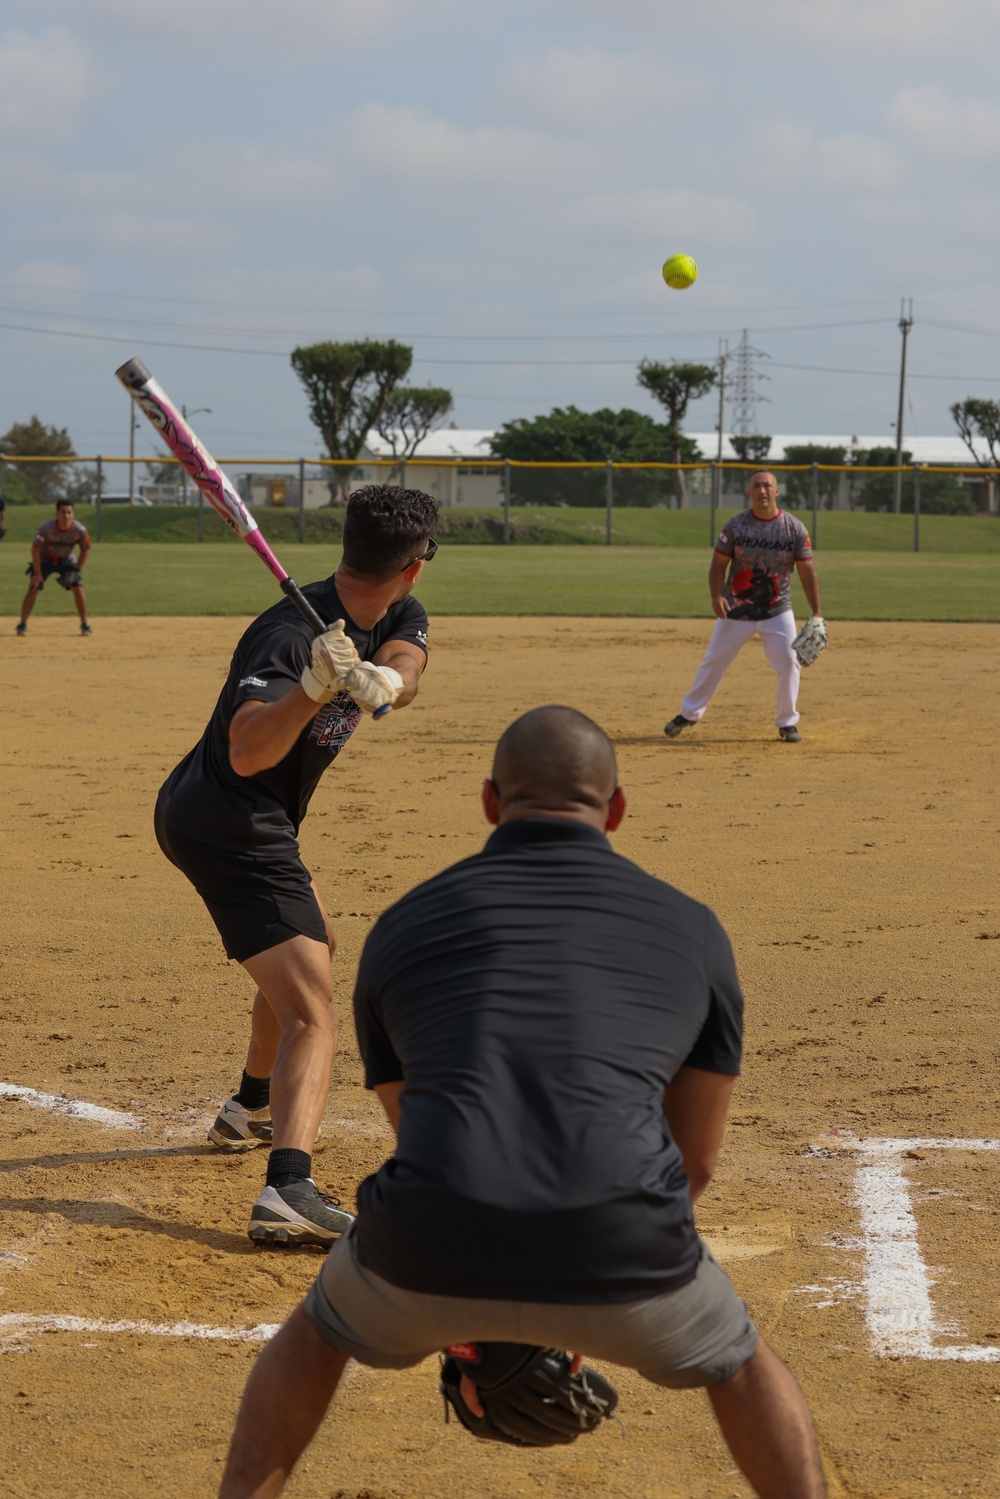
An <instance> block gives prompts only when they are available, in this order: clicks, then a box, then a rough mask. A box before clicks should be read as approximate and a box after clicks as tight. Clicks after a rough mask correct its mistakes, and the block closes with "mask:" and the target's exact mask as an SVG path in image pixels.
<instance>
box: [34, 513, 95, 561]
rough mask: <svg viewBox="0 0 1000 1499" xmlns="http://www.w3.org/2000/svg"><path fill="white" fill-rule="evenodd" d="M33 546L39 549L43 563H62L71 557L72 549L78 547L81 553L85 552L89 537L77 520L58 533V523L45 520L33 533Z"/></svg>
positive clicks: (84, 527) (88, 544) (85, 529)
mask: <svg viewBox="0 0 1000 1499" xmlns="http://www.w3.org/2000/svg"><path fill="white" fill-rule="evenodd" d="M33 545H34V546H36V547H40V548H41V553H42V561H43V562H62V561H63V560H64V559H65V558H67V557H72V555H73V548H74V547H77V546H78V547H79V548H80V551H81V552H83V551H86V549H87V547H89V546H90V537H89V536H88V535H87V528H86V526H81V524H80V522H79V521H78V520H74V521H73V523H72V525H70V526H69V527H68V528H67V530H65V531H60V529H59V522H58V521H56V520H47V521H46V522H45V523H44V525H41V526H39V528H38V530H37V531H36V532H35V540H34V542H33Z"/></svg>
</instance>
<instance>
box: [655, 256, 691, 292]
mask: <svg viewBox="0 0 1000 1499" xmlns="http://www.w3.org/2000/svg"><path fill="white" fill-rule="evenodd" d="M663 279H664V281H665V282H666V283H667V285H668V286H672V287H673V288H674V291H684V290H685V289H686V288H687V287H689V286H693V285H694V283H695V282H696V281H697V279H698V267H697V265H696V264H695V261H694V258H693V257H692V256H691V255H671V256H670V258H669V260H665V261H664V262H663Z"/></svg>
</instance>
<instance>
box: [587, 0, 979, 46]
mask: <svg viewBox="0 0 1000 1499" xmlns="http://www.w3.org/2000/svg"><path fill="white" fill-rule="evenodd" d="M576 4H577V6H578V8H579V9H582V10H586V11H589V12H591V13H592V14H597V15H600V16H603V17H604V18H606V19H609V20H612V21H615V22H617V23H618V24H620V25H621V24H624V25H626V26H630V27H632V28H633V29H634V30H637V31H639V32H641V33H642V34H643V35H646V36H656V37H669V38H671V39H674V38H677V37H678V36H684V34H685V33H687V34H690V33H691V32H694V31H699V30H705V29H708V30H710V31H711V33H712V34H713V35H715V36H718V37H722V38H728V39H729V40H730V41H731V40H732V33H734V32H737V31H743V32H749V33H750V34H751V35H753V36H754V37H756V38H757V39H759V38H760V37H761V35H762V34H764V35H769V36H770V37H771V38H772V39H775V40H779V41H781V42H787V41H789V40H790V39H797V40H799V41H802V42H805V43H806V44H808V45H810V46H817V45H822V46H824V47H825V48H829V49H831V50H834V51H837V52H844V53H847V54H849V55H850V56H851V57H852V58H854V59H856V58H857V57H858V55H859V50H860V49H862V48H864V47H869V46H885V47H891V48H892V52H893V55H894V56H897V57H898V55H899V54H900V53H913V52H928V51H931V50H932V49H933V50H934V51H935V53H937V52H939V51H940V50H941V49H942V48H944V49H945V50H947V51H958V50H961V51H963V52H964V51H966V50H967V48H968V39H969V37H975V36H978V37H982V36H984V35H985V36H994V37H995V36H996V35H997V34H998V31H1000V25H998V21H1000V17H998V11H997V6H996V4H995V0H757V3H756V4H754V5H748V4H747V3H746V0H713V3H712V4H711V5H703V6H700V7H698V6H695V7H691V8H690V9H689V10H688V11H685V10H684V8H683V7H677V6H665V5H664V4H663V3H662V0H576ZM887 60H888V59H887Z"/></svg>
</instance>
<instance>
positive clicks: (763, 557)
mask: <svg viewBox="0 0 1000 1499" xmlns="http://www.w3.org/2000/svg"><path fill="white" fill-rule="evenodd" d="M747 494H748V496H749V499H750V508H749V509H748V510H744V511H743V512H742V514H740V515H737V516H734V517H733V519H732V520H731V521H729V522H728V523H727V524H726V525H725V526H723V528H722V530H721V532H720V533H719V538H718V540H717V541H716V543H715V551H714V552H713V554H712V565H711V567H710V568H709V573H708V586H709V589H710V591H711V594H712V608H713V609H714V611H715V614H716V616H717V617H716V621H715V629H714V630H713V631H712V638H711V640H710V641H709V643H708V650H707V651H706V652H705V654H704V656H703V657H702V662H701V665H700V666H699V668H698V671H697V673H696V675H695V679H694V681H693V683H692V684H691V690H690V691H689V692H688V694H687V696H686V697H685V698H684V701H683V702H682V703H681V711H680V712H679V713H678V714H677V716H676V718H672V719H671V720H670V722H669V723H668V724H667V725H666V727H665V728H664V730H663V732H664V733H665V734H666V736H667V738H668V739H676V738H677V735H678V734H680V733H681V731H682V730H683V729H686V728H689V727H690V726H691V725H692V724H696V723H697V722H698V721H699V719H700V718H701V717H702V715H703V714H704V712H705V709H706V708H707V707H708V705H709V703H710V701H711V699H712V696H713V694H714V692H715V690H716V688H717V687H718V685H719V683H720V682H721V681H722V678H723V677H724V676H725V674H726V671H727V670H728V668H729V666H730V664H731V663H732V662H733V661H734V660H735V659H736V657H737V656H738V655H739V653H740V651H741V650H742V649H743V647H744V646H745V645H746V643H747V641H748V640H751V639H752V638H753V636H754V635H758V634H759V635H760V638H761V643H762V644H763V646H764V653H765V655H766V656H767V659H768V661H769V662H770V663H771V665H772V666H773V667H774V670H775V671H776V672H777V674H778V703H777V713H776V715H775V719H774V721H775V723H776V724H777V726H778V734H779V736H780V738H782V739H784V740H785V741H786V742H788V743H789V744H797V743H798V741H799V740H800V739H801V738H802V735H801V734H800V733H799V730H798V729H797V728H796V725H797V723H798V721H799V711H798V694H799V675H800V668H799V663H798V659H797V658H796V655H795V652H794V651H793V650H792V641H793V640H794V639H795V615H794V613H793V612H792V599H791V583H792V571H793V569H795V570H796V571H797V572H798V575H799V581H800V582H801V584H802V588H803V591H804V593H805V596H806V599H807V601H808V604H809V607H810V610H811V611H812V613H813V614H822V612H823V611H822V609H821V608H820V598H819V580H818V578H817V576H816V564H815V562H814V561H813V554H812V547H811V545H810V542H809V532H808V531H807V530H806V528H805V526H804V525H803V524H802V522H801V521H800V520H798V519H797V518H796V517H795V516H794V515H789V514H787V512H786V511H784V510H780V509H779V508H778V481H777V479H776V478H775V477H774V475H773V474H772V473H770V472H769V470H767V469H759V470H758V471H757V472H756V473H754V474H751V475H750V483H749V485H748V486H747ZM727 569H728V577H727Z"/></svg>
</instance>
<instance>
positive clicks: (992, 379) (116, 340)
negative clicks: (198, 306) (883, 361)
mask: <svg viewBox="0 0 1000 1499" xmlns="http://www.w3.org/2000/svg"><path fill="white" fill-rule="evenodd" d="M0 328H2V329H6V330H8V331H11V332H14V333H38V334H42V335H43V336H45V337H48V338H73V339H82V340H84V341H85V342H91V343H104V344H130V345H133V346H134V345H135V344H136V343H142V344H144V345H146V346H147V347H149V348H153V349H182V350H184V351H186V352H187V353H191V354H240V355H245V354H253V355H255V356H259V357H262V358H265V359H287V358H288V351H287V350H285V349H248V348H242V349H238V348H227V347H222V346H219V345H216V344H188V343H178V342H173V341H171V340H167V339H162V338H141V339H138V338H135V337H132V338H129V337H126V336H125V334H122V333H77V332H71V331H69V330H68V329H67V330H63V329H59V328H30V327H27V326H25V325H24V324H21V323H3V322H0ZM417 336H418V337H419V335H417ZM413 362H414V364H431V365H460V366H466V365H468V366H483V367H489V368H494V367H503V368H513V369H518V368H526V369H545V368H570V369H574V368H576V369H580V368H587V369H611V368H617V369H623V368H625V369H633V368H634V367H635V360H634V359H449V358H446V357H438V356H433V357H431V358H424V356H423V355H421V354H416V355H414V360H413ZM769 367H770V368H771V369H777V370H805V371H807V372H810V373H815V374H821V375H858V376H862V377H864V378H868V377H871V378H873V379H885V380H895V379H897V378H898V374H899V372H898V370H858V369H845V368H842V367H841V366H839V365H827V364H788V363H785V362H783V361H781V360H778V359H772V360H770V361H769ZM907 378H908V379H910V380H944V381H949V380H952V381H958V380H961V381H972V382H975V381H979V383H980V384H983V383H985V384H996V383H997V381H1000V375H980V374H974V375H968V374H964V375H959V374H954V373H952V374H940V373H938V374H933V375H922V374H917V373H909V374H908V375H907Z"/></svg>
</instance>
